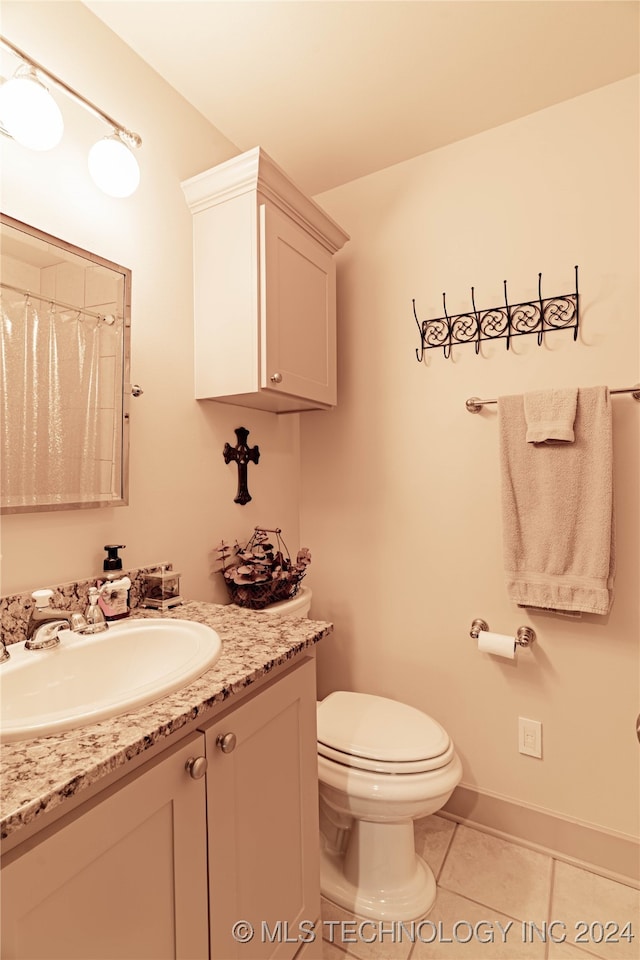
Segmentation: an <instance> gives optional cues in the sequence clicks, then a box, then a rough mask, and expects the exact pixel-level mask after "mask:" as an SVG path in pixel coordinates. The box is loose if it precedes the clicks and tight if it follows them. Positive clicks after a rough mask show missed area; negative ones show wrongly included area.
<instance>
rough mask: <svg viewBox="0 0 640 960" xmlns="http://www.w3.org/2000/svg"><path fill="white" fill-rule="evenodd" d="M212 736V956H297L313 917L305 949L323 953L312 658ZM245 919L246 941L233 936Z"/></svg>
mask: <svg viewBox="0 0 640 960" xmlns="http://www.w3.org/2000/svg"><path fill="white" fill-rule="evenodd" d="M206 737H207V759H208V762H209V767H208V772H207V811H208V824H209V897H210V905H209V911H210V928H211V958H212V960H234V958H238V957H242V958H251V960H253V958H264V957H278V958H286V957H293V956H294V954H295V953H296V951H297V950H298V949H299V948H301V945H302V944H303V943H304V942H305V940H307V939H308V938H309V934H308V932H307V931H309V930H313V927H311V924H314V925H315V932H316V933H317V942H316V943H310V944H309V947H310V948H312V949H309V950H307V952H306V953H305V955H306V956H311V955H312V953H313V948H314V947H315V950H316V951H320V953H319V954H316V955H320V956H321V949H322V946H321V932H320V927H319V923H318V921H319V916H320V880H319V834H318V793H317V790H318V786H317V784H318V779H317V769H318V761H317V745H316V683H315V661H314V660H313V659H312V658H307V659H306V660H305V661H303V663H302V664H301V665H300V666H299V667H295V668H293V669H292V670H291V672H290V673H288V674H285V675H284V676H283V677H282V678H281V679H278V680H276V681H274V683H273V684H272V685H271V686H269V687H266V688H263V689H262V690H260V691H258V692H257V694H256V695H255V696H253V697H252V698H250V699H248V700H246V701H245V702H244V703H243V704H242V705H241V706H239V707H238V708H237V709H235V710H230V711H229V712H228V713H227V714H226V715H225V716H223V717H222V718H220V719H218V720H216V722H215V723H214V724H213V725H212V726H211V727H209V728H208V729H207V730H206ZM239 921H244V926H243V927H241V928H238V929H239V931H240V932H241V933H243V934H244V935H246V936H247V942H246V943H240V942H239V941H238V940H236V939H234V936H233V928H234V924H236V923H238V922H239ZM303 921H308V922H309V923H307V924H303ZM247 924H250V927H249V926H247ZM301 925H302V926H301ZM250 930H253V935H250V934H249V933H248V931H250Z"/></svg>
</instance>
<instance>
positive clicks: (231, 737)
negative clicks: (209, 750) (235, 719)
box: [216, 733, 238, 753]
mask: <svg viewBox="0 0 640 960" xmlns="http://www.w3.org/2000/svg"><path fill="white" fill-rule="evenodd" d="M237 742H238V739H237V737H236V735H235V733H221V734H219V735H218V737H217V738H216V746H217V747H220V749H221V750H222V752H223V753H231V751H232V750H235V748H236V743H237Z"/></svg>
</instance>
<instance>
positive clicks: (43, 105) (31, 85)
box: [0, 70, 64, 150]
mask: <svg viewBox="0 0 640 960" xmlns="http://www.w3.org/2000/svg"><path fill="white" fill-rule="evenodd" d="M0 120H1V121H2V125H3V126H4V128H5V130H6V131H7V133H9V134H10V135H11V136H12V137H13V139H14V140H15V141H16V142H17V143H20V144H22V146H23V147H28V148H29V149H30V150H51V149H52V148H53V147H55V146H57V145H58V144H59V143H60V140H61V138H62V132H63V130H64V122H63V120H62V114H61V113H60V108H59V107H58V104H57V103H56V102H55V100H54V99H53V97H52V96H51V94H50V93H49V91H48V90H47V88H46V87H45V86H44V85H43V84H42V83H40V81H39V80H38V78H37V77H36V75H35V72H34V71H32V70H30V71H29V72H22V73H21V72H20V70H18V71H17V72H16V74H15V75H14V76H13V77H12V78H11V80H7V82H6V83H3V84H2V86H0Z"/></svg>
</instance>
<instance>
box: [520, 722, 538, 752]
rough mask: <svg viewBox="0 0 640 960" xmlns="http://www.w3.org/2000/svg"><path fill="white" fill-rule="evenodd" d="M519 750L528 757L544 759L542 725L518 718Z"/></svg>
mask: <svg viewBox="0 0 640 960" xmlns="http://www.w3.org/2000/svg"><path fill="white" fill-rule="evenodd" d="M518 750H519V752H520V753H524V754H526V755H527V756H528V757H538V758H540V759H542V723H541V722H540V721H539V720H527V718H526V717H518Z"/></svg>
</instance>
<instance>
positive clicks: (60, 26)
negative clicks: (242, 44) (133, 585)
mask: <svg viewBox="0 0 640 960" xmlns="http://www.w3.org/2000/svg"><path fill="white" fill-rule="evenodd" d="M2 31H3V34H5V35H6V36H7V37H8V38H9V39H11V40H12V42H13V43H15V44H16V45H17V46H18V47H20V48H22V49H23V50H25V52H26V53H28V54H29V55H30V56H31V57H33V58H34V59H35V60H37V61H39V62H41V63H42V64H43V65H44V66H46V67H47V69H49V70H50V71H51V72H53V73H55V74H58V75H59V76H60V77H61V78H62V79H63V80H65V81H66V82H67V83H69V84H71V85H72V86H74V87H76V89H78V90H79V91H80V92H81V93H82V94H83V95H84V96H86V97H87V98H88V99H89V100H92V101H93V102H95V103H96V104H97V105H98V106H99V107H101V108H102V109H103V110H105V111H106V112H107V113H109V114H111V115H112V116H113V117H115V118H116V120H118V121H119V122H121V123H123V124H124V125H125V126H128V127H130V128H131V129H133V130H136V131H137V132H138V133H140V135H141V136H142V139H143V146H142V149H141V150H140V152H139V155H138V157H139V162H140V166H141V171H142V179H141V184H140V188H139V190H138V191H137V193H136V194H134V196H133V197H131V198H130V199H126V200H114V199H111V198H108V197H106V196H104V195H103V194H102V193H100V191H99V190H98V189H97V188H96V187H95V186H94V185H93V183H92V181H91V179H90V177H89V174H88V170H87V165H86V152H87V151H88V149H89V147H90V146H91V144H92V143H93V142H94V141H95V140H96V139H98V138H99V137H100V136H104V135H106V134H107V133H108V130H107V129H106V128H105V127H104V125H103V124H101V123H99V122H98V121H97V120H95V119H94V118H92V117H90V116H89V115H88V114H87V113H85V111H83V110H82V109H81V108H79V107H77V106H76V105H74V104H73V103H72V102H71V101H70V100H68V99H67V98H65V97H64V96H62V95H60V96H59V103H60V107H61V109H62V111H63V114H64V117H65V126H66V129H65V135H64V138H63V141H62V143H61V145H60V146H58V147H57V148H56V149H55V150H53V151H50V152H48V153H43V154H37V153H32V152H30V151H28V150H25V149H23V148H21V147H20V146H18V145H17V144H15V143H12V142H11V141H8V140H6V139H5V138H1V139H2V145H1V147H2V157H1V161H2V179H1V183H0V186H1V190H2V203H1V205H2V210H3V212H5V213H8V214H9V215H11V216H13V217H17V218H18V219H20V220H23V221H26V222H27V223H30V224H32V225H34V226H36V227H38V228H40V229H41V230H45V231H46V232H48V233H52V234H54V235H55V236H58V237H62V238H64V239H66V240H68V241H70V242H71V243H74V244H77V245H78V246H81V247H84V248H85V249H88V250H90V251H92V252H94V253H97V254H99V255H101V256H103V257H107V258H108V259H111V260H114V261H116V262H118V263H122V264H124V265H125V266H128V267H130V268H131V270H132V271H133V282H132V290H133V303H132V362H131V374H132V381H133V382H134V383H139V384H141V385H142V387H143V388H144V395H143V396H142V397H140V398H139V399H138V400H132V401H131V475H130V504H129V506H128V507H119V508H108V509H97V510H79V511H63V512H59V513H58V512H56V513H44V514H25V515H19V516H17V515H16V516H4V517H3V518H2V581H1V584H0V590H1V592H2V594H8V593H12V592H14V591H18V590H28V589H32V588H37V587H42V586H46V585H48V584H55V583H59V582H63V581H67V580H73V579H76V578H84V577H87V576H91V575H92V574H93V573H96V574H97V573H98V572H99V571H100V570H101V569H102V558H103V557H104V551H103V549H102V547H103V545H104V544H105V543H125V544H126V545H127V549H126V550H125V551H123V558H124V563H125V566H131V567H137V566H142V565H145V564H150V563H156V562H158V561H160V560H172V561H173V562H174V564H175V567H176V569H179V570H181V571H182V572H183V581H182V590H183V593H184V594H185V595H186V596H188V597H191V598H199V599H219V600H225V599H226V594H225V590H224V586H223V585H222V584H220V583H219V582H216V583H215V584H214V581H213V580H212V579H211V577H210V567H211V558H210V551H211V549H212V548H213V547H214V546H215V545H216V544H217V543H218V542H219V540H220V539H221V538H222V537H225V538H226V539H228V540H231V541H232V542H233V540H234V539H235V538H236V537H240V538H241V537H243V536H245V535H246V534H248V533H250V531H251V530H252V528H253V527H254V526H255V525H256V524H262V525H265V526H276V525H278V526H281V527H282V528H283V530H284V531H285V533H286V534H287V543H288V545H289V547H290V549H291V550H295V549H297V547H298V545H299V543H298V523H299V519H298V485H299V440H298V417H297V415H294V416H289V417H283V418H277V417H276V416H274V415H272V414H265V413H261V412H259V411H258V412H256V411H250V410H240V409H238V408H237V407H232V406H224V405H222V404H216V403H210V402H196V401H195V400H194V399H193V332H192V316H193V307H192V275H191V271H192V258H191V214H190V213H189V210H188V208H187V205H186V202H185V199H184V196H183V193H182V190H181V187H180V181H181V180H183V179H185V178H187V177H190V176H193V175H194V174H196V173H199V172H200V171H202V170H205V169H207V168H208V167H210V166H213V165H214V164H216V163H218V162H220V161H222V160H226V159H227V158H228V157H230V156H233V155H235V154H236V153H238V152H239V151H238V150H237V148H236V147H235V146H234V145H233V144H232V143H230V142H229V141H227V140H225V139H224V137H222V136H221V135H220V134H219V133H218V132H217V131H216V130H215V129H214V128H213V127H212V126H211V125H210V124H209V123H208V122H207V121H205V120H204V118H203V117H202V116H201V115H200V114H198V113H197V112H196V111H195V110H194V109H193V108H191V107H190V106H189V105H188V104H187V103H186V102H185V101H184V100H183V99H182V98H181V97H179V96H178V95H177V94H176V93H175V91H174V90H172V88H171V87H169V86H168V84H166V83H165V82H164V81H163V80H162V79H161V78H160V77H159V76H158V75H157V74H155V73H154V72H153V71H152V70H150V69H149V67H147V66H146V65H145V64H144V63H143V62H142V61H141V60H140V59H139V58H137V57H136V56H135V55H134V54H133V53H132V52H131V51H130V50H129V49H128V48H127V47H126V46H124V44H122V43H121V42H120V41H119V40H118V39H117V38H116V37H115V35H114V34H113V33H111V31H109V30H108V29H107V28H106V27H105V26H104V25H103V24H102V23H101V22H100V21H99V20H98V19H97V18H95V17H94V16H93V14H91V13H90V12H89V11H88V10H87V8H86V7H84V6H83V5H82V4H80V3H11V2H8V3H3V4H2ZM241 425H242V426H245V427H247V428H248V429H249V430H250V431H251V433H250V436H249V442H250V443H251V444H258V445H259V447H260V451H261V459H260V463H259V465H258V466H257V467H255V466H254V465H253V464H252V465H250V467H249V490H250V492H251V494H252V496H253V500H252V502H251V503H249V504H248V505H246V506H244V507H243V506H240V505H238V504H235V503H234V502H233V498H234V496H235V495H236V485H237V471H236V468H235V466H234V465H232V464H231V465H228V466H227V465H226V464H225V463H224V460H223V458H222V449H223V447H224V444H225V442H227V441H229V442H230V443H231V444H232V445H235V442H236V440H235V434H234V432H233V431H234V428H235V427H237V426H241Z"/></svg>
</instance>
